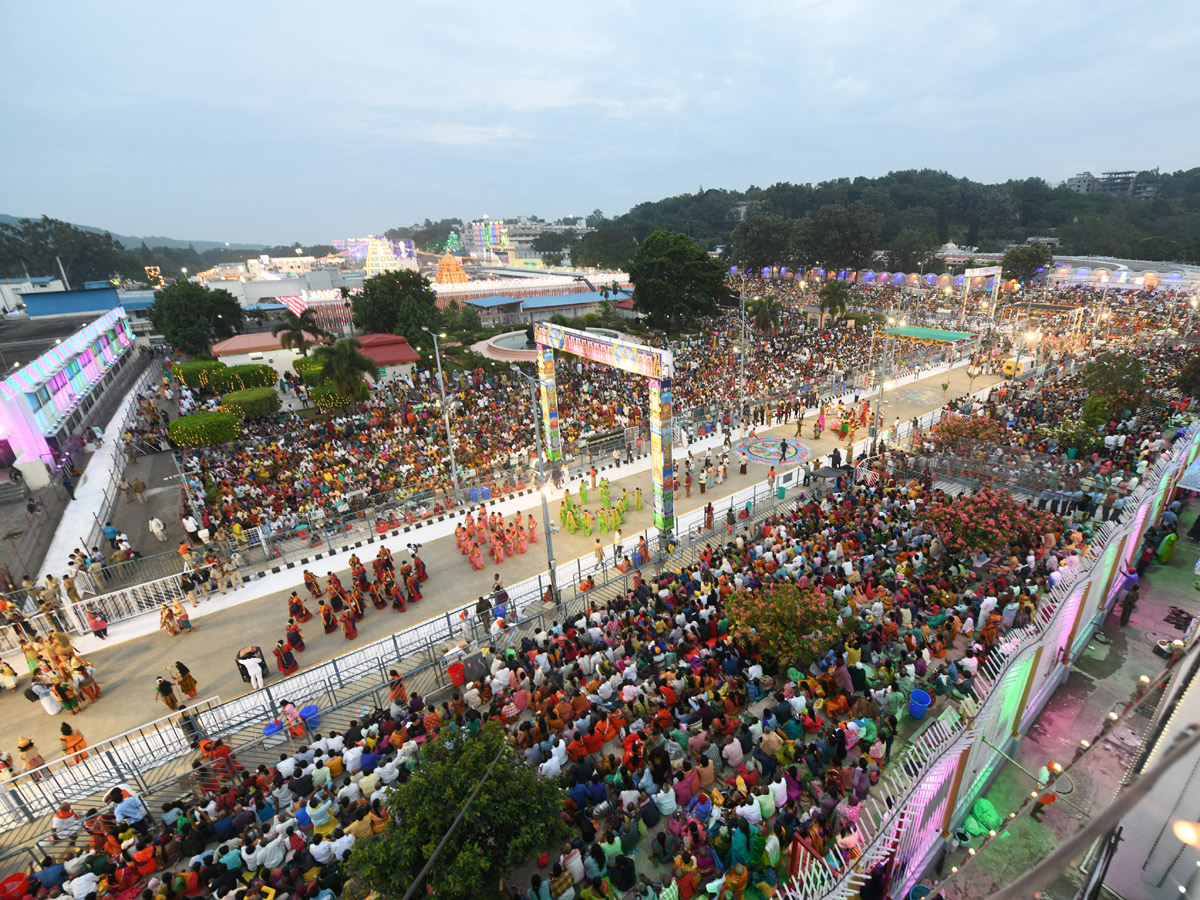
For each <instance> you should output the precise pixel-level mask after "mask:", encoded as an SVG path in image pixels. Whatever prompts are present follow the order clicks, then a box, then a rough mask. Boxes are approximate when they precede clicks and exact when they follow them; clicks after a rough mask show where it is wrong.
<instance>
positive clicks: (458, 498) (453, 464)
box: [421, 325, 462, 506]
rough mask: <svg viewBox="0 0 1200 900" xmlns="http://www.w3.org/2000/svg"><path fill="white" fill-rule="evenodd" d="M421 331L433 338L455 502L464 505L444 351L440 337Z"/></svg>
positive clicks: (427, 331)
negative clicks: (451, 429)
mask: <svg viewBox="0 0 1200 900" xmlns="http://www.w3.org/2000/svg"><path fill="white" fill-rule="evenodd" d="M421 330H422V331H423V332H425V333H426V334H427V335H429V336H430V337H431V338H433V356H434V359H436V360H437V370H438V388H439V389H440V390H441V394H442V421H443V422H445V423H446V447H447V448H448V449H449V450H450V477H451V478H452V479H453V480H454V502H455V504H457V505H460V506H461V505H462V495H461V493H460V491H459V487H458V461H457V460H456V459H455V458H454V437H453V435H452V434H451V433H450V407H448V406H447V405H446V379H445V378H443V377H442V351H441V349H440V348H439V347H438V336H437V335H436V334H434V333H433V332H432V331H430V330H429V329H428V328H426V327H425V326H424V325H422V326H421Z"/></svg>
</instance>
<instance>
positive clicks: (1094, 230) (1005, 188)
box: [589, 167, 1200, 268]
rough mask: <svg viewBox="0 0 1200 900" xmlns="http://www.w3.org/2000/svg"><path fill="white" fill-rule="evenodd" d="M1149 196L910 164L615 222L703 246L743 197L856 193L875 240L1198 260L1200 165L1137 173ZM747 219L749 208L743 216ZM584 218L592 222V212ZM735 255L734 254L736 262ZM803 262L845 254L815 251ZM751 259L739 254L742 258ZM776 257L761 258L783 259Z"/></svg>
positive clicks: (702, 200) (773, 212)
mask: <svg viewBox="0 0 1200 900" xmlns="http://www.w3.org/2000/svg"><path fill="white" fill-rule="evenodd" d="M1138 178H1139V184H1143V183H1154V184H1155V185H1156V187H1157V194H1156V195H1155V197H1154V198H1153V199H1144V198H1136V197H1110V196H1105V195H1103V194H1077V193H1075V192H1074V191H1072V190H1070V189H1069V188H1067V187H1066V186H1065V185H1059V186H1057V187H1051V186H1050V185H1048V184H1047V183H1046V182H1045V181H1043V180H1042V179H1041V178H1024V179H1016V180H1012V181H1007V182H1004V183H1001V184H982V183H980V182H977V181H971V180H970V179H968V178H955V177H954V176H953V175H951V174H949V173H948V172H942V171H938V170H934V169H906V170H902V171H895V172H889V173H887V174H886V175H883V176H880V177H878V178H865V177H861V176H860V177H856V178H836V179H833V180H830V181H823V182H820V183H818V184H790V183H788V182H780V183H777V184H773V185H771V186H770V187H758V186H754V185H752V186H750V187H748V188H746V189H745V190H744V191H726V190H718V189H711V188H710V189H707V190H706V189H703V188H701V189H700V190H699V191H697V192H696V193H693V194H680V195H678V196H674V197H666V198H663V199H661V200H655V201H649V202H645V203H639V204H637V205H636V206H634V207H633V208H632V209H630V211H629V212H628V213H626V214H625V215H623V216H619V217H617V218H616V219H615V220H613V222H612V224H615V225H619V226H621V227H624V228H628V229H629V230H630V231H631V232H632V233H633V234H634V236H635V237H637V238H645V237H646V236H647V235H649V234H650V233H651V232H653V231H656V230H660V229H669V230H673V231H684V232H686V233H687V234H689V235H690V236H691V237H692V238H693V239H694V240H695V241H696V242H697V243H699V244H700V245H701V246H703V247H705V248H709V249H711V248H713V247H715V246H717V245H719V244H730V243H731V232H732V231H734V230H735V227H736V226H738V224H739V222H738V219H737V218H736V217H735V216H734V215H733V210H734V209H736V208H738V204H746V205H748V206H749V208H750V209H752V210H753V211H754V212H753V213H751V215H753V214H755V213H757V214H760V215H763V216H771V217H776V218H779V219H783V220H805V219H807V220H810V221H811V220H813V219H814V218H815V217H816V216H817V215H818V213H819V210H820V209H821V207H823V206H827V205H828V206H834V207H842V208H845V209H847V210H848V209H849V207H850V206H851V205H852V204H854V203H855V202H856V201H858V202H861V203H863V204H864V205H865V206H866V207H868V208H869V209H870V210H871V211H873V212H874V213H875V214H876V215H878V216H879V217H880V219H879V235H878V240H877V246H876V247H873V248H872V249H883V250H887V249H891V248H892V247H893V244H894V243H895V242H896V240H897V239H898V238H899V236H900V235H901V234H902V233H903V232H904V231H905V230H906V229H913V230H915V231H917V232H918V233H920V234H921V235H924V236H928V237H932V238H933V239H934V240H936V241H937V242H938V243H945V242H947V241H954V242H956V243H957V244H959V245H960V246H964V245H965V246H970V247H978V248H979V249H980V250H982V251H991V250H995V249H997V248H998V244H999V242H1000V241H1012V242H1018V243H1021V242H1024V241H1025V240H1026V239H1027V238H1030V237H1038V236H1041V235H1054V236H1056V237H1058V238H1059V239H1060V240H1061V241H1062V252H1063V253H1064V254H1075V255H1080V254H1101V255H1109V256H1129V257H1133V258H1135V259H1173V260H1179V261H1182V262H1188V261H1191V262H1200V167H1197V168H1194V169H1190V170H1187V171H1179V172H1174V173H1161V174H1160V173H1157V172H1142V173H1139V176H1138ZM748 220H749V217H747V219H746V221H748ZM589 224H592V223H591V222H590V221H589ZM736 261H737V260H736V257H735V262H736ZM806 261H807V262H822V263H823V264H825V265H826V266H827V267H828V266H829V265H837V267H838V268H847V266H843V265H842V264H841V263H834V262H833V261H832V260H831V259H829V258H827V257H824V256H821V255H818V256H817V257H816V258H813V259H808V260H806ZM742 264H744V265H750V263H739V265H742ZM786 264H787V263H786V262H785V261H784V260H782V259H773V260H770V261H769V262H768V261H764V262H762V263H760V264H759V265H786Z"/></svg>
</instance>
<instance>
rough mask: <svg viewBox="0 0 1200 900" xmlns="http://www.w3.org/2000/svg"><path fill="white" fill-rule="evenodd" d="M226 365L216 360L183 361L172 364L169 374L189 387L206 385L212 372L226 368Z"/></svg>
mask: <svg viewBox="0 0 1200 900" xmlns="http://www.w3.org/2000/svg"><path fill="white" fill-rule="evenodd" d="M227 368H228V366H226V365H225V363H223V362H217V361H216V360H212V361H208V362H195V361H193V362H185V363H180V364H179V365H177V366H174V367H173V368H172V369H171V374H172V375H173V376H175V377H176V378H178V379H179V380H180V381H182V382H183V383H184V384H186V385H187V386H188V387H190V388H198V387H208V384H209V380H210V379H211V378H212V373H214V372H216V371H218V370H220V369H227Z"/></svg>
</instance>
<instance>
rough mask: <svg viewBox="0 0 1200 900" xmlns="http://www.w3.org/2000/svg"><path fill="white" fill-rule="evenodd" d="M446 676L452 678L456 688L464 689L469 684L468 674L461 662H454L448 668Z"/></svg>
mask: <svg viewBox="0 0 1200 900" xmlns="http://www.w3.org/2000/svg"><path fill="white" fill-rule="evenodd" d="M446 674H447V675H449V676H450V681H451V682H453V683H454V686H455V687H462V686H463V685H464V684H466V683H467V672H466V669H465V668H464V667H463V664H462V663H461V662H452V663H450V665H448V666H447V667H446Z"/></svg>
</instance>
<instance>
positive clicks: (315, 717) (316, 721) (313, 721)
mask: <svg viewBox="0 0 1200 900" xmlns="http://www.w3.org/2000/svg"><path fill="white" fill-rule="evenodd" d="M300 718H302V719H303V720H304V724H305V725H307V726H308V727H309V728H311V729H313V730H314V731H315V730H316V729H318V728H320V727H321V715H320V710H318V709H317V705H316V704H315V703H310V704H309V705H308V706H306V707H304V708H303V709H301V710H300Z"/></svg>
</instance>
